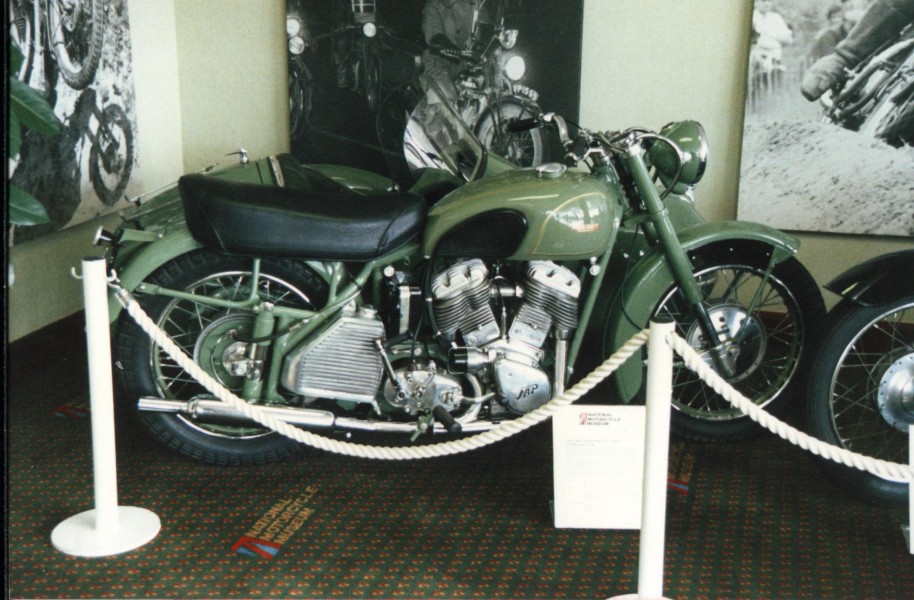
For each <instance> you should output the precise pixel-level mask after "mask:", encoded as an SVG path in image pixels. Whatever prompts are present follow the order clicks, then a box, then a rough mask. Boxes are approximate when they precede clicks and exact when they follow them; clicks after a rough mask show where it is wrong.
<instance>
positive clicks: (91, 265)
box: [51, 257, 161, 557]
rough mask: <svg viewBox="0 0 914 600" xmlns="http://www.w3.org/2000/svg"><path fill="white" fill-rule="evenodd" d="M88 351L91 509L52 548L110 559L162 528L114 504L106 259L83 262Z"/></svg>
mask: <svg viewBox="0 0 914 600" xmlns="http://www.w3.org/2000/svg"><path fill="white" fill-rule="evenodd" d="M82 270H83V271H82V272H83V299H84V301H85V306H86V343H87V346H88V352H89V400H90V414H91V425H92V460H93V474H94V484H95V508H94V509H93V510H88V511H85V512H82V513H79V514H77V515H74V516H72V517H70V518H69V519H66V520H65V521H63V522H62V523H60V524H59V525H58V526H57V527H55V528H54V531H53V532H51V543H53V544H54V547H55V548H57V549H58V550H60V551H61V552H64V553H66V554H72V555H74V556H86V557H97V556H109V555H112V554H121V553H123V552H127V551H129V550H133V549H134V548H138V547H140V546H142V545H143V544H145V543H147V542H149V541H150V540H152V538H154V537H155V536H156V535H157V534H158V533H159V529H160V528H161V523H160V521H159V517H158V516H156V514H155V513H153V512H151V511H148V510H146V509H144V508H134V507H130V506H118V505H117V459H116V457H115V438H114V385H113V383H112V374H111V337H110V333H109V331H108V283H107V273H106V263H105V260H104V258H101V257H97V258H86V259H83V263H82Z"/></svg>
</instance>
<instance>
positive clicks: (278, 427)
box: [118, 290, 648, 460]
mask: <svg viewBox="0 0 914 600" xmlns="http://www.w3.org/2000/svg"><path fill="white" fill-rule="evenodd" d="M118 298H119V299H120V301H121V303H122V304H123V305H124V308H125V309H126V310H127V312H128V313H129V314H130V316H131V317H133V319H134V320H135V321H136V322H137V324H139V325H140V327H142V329H143V330H144V331H145V332H146V333H147V334H149V336H150V337H151V338H152V339H153V341H155V343H156V344H158V345H159V346H161V348H162V349H163V350H165V352H166V353H168V355H169V356H171V358H173V359H174V360H175V362H177V363H178V365H179V366H180V367H181V368H182V369H184V370H185V371H187V372H188V373H189V374H190V375H191V376H192V377H193V378H194V379H196V380H197V381H199V382H200V384H202V385H203V387H205V388H206V389H207V390H209V391H210V393H212V394H213V395H215V396H216V397H217V398H219V399H220V400H222V401H223V402H227V403H228V404H229V405H231V406H232V407H233V408H234V409H236V410H238V411H239V412H241V413H242V414H244V415H245V416H246V417H248V418H249V419H252V420H253V421H256V422H257V423H259V424H261V425H263V426H264V427H268V428H269V429H272V430H274V431H277V432H278V433H281V434H282V435H284V436H286V437H288V438H291V439H293V440H295V441H296V442H299V443H302V444H307V445H308V446H312V447H314V448H319V449H321V450H326V451H329V452H335V453H337V454H344V455H347V456H356V457H359V458H376V459H385V460H412V459H417V458H434V457H439V456H446V455H449V454H457V453H460V452H466V451H468V450H475V449H478V448H482V447H483V446H487V445H489V444H493V443H495V442H498V441H501V440H503V439H505V438H508V437H510V436H512V435H515V434H517V433H520V432H522V431H524V430H526V429H529V428H530V427H532V426H534V425H536V424H538V423H540V422H542V421H545V420H546V419H548V418H549V417H551V416H552V415H553V414H554V413H555V412H556V411H558V410H559V409H561V408H563V407H565V406H568V405H569V404H571V403H572V402H574V401H576V400H578V399H579V398H580V397H581V396H583V395H584V394H586V393H587V392H589V391H590V390H592V389H593V388H594V387H596V385H597V384H599V383H600V382H601V381H603V380H604V379H606V378H607V377H609V375H610V374H612V372H613V371H615V370H616V369H617V368H618V367H619V365H621V364H622V363H624V362H625V361H626V360H627V359H628V358H629V357H630V356H631V355H632V354H634V353H635V352H636V351H637V350H638V349H639V348H641V347H642V346H643V345H644V344H646V343H647V338H648V334H647V330H644V331H641V332H638V333H637V334H635V335H634V336H633V337H632V339H630V340H629V341H628V342H626V343H625V344H624V345H623V346H622V347H621V348H620V349H619V350H618V351H616V353H615V354H613V355H612V356H611V357H609V358H608V359H606V361H604V362H603V364H602V365H600V366H599V367H597V368H596V369H594V370H593V372H591V373H590V374H589V375H587V377H585V378H584V379H582V380H581V381H579V382H578V383H577V384H575V385H574V386H573V387H571V388H570V389H568V390H566V391H565V393H564V394H562V395H561V396H558V397H557V398H554V399H552V400H551V401H550V402H548V403H546V404H544V405H543V406H541V407H539V408H537V409H536V410H534V411H531V412H529V413H527V414H526V415H524V416H522V417H520V418H518V419H515V420H511V421H505V422H503V423H501V424H500V425H498V426H497V427H496V428H494V429H491V430H489V431H485V432H483V433H479V434H475V435H473V436H470V437H467V438H463V439H459V440H451V441H448V442H443V443H437V444H428V445H421V446H401V447H385V446H367V445H364V444H355V443H352V442H344V441H339V440H333V439H330V438H328V437H325V436H322V435H316V434H313V433H310V432H308V431H304V430H301V429H298V428H297V427H294V426H292V425H290V424H288V423H286V422H285V421H282V420H279V419H276V418H275V417H272V416H270V415H268V414H264V413H263V411H261V410H260V407H259V406H257V405H253V404H248V403H247V402H245V401H244V400H242V399H241V398H239V397H238V396H236V395H235V394H233V393H232V392H231V391H229V390H227V389H226V388H225V387H224V386H223V385H222V384H221V383H219V382H218V381H217V380H216V379H215V378H214V377H212V376H211V375H210V374H209V373H207V372H206V371H204V370H203V369H201V368H200V366H199V365H197V363H195V362H194V361H193V360H192V359H191V358H190V356H188V355H187V353H186V352H184V350H183V349H182V348H181V347H179V346H178V345H177V344H176V343H175V342H174V341H172V340H171V338H169V337H168V335H167V334H166V333H165V332H164V331H162V330H161V329H159V327H158V326H157V325H156V324H155V323H154V322H153V320H152V319H150V318H149V315H147V314H146V312H145V311H144V310H143V308H142V307H141V306H140V304H139V303H138V302H137V301H136V299H135V298H133V296H131V295H130V294H129V293H127V292H126V291H125V290H122V291H121V292H119V294H118Z"/></svg>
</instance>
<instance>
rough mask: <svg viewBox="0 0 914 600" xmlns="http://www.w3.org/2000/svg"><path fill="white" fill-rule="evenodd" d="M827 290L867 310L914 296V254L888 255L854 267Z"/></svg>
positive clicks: (831, 282) (913, 251)
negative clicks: (865, 307) (867, 307)
mask: <svg viewBox="0 0 914 600" xmlns="http://www.w3.org/2000/svg"><path fill="white" fill-rule="evenodd" d="M824 287H825V289H827V290H828V291H830V292H834V293H835V294H838V295H839V296H841V297H842V298H845V299H847V300H850V301H851V302H856V303H858V304H862V305H863V306H881V305H883V304H888V303H889V302H892V301H894V300H897V299H898V298H901V297H903V296H910V295H911V294H914V250H901V251H900V252H893V253H891V254H884V255H882V256H877V257H875V258H871V259H870V260H867V261H864V262H862V263H860V264H859V265H856V266H854V267H851V268H850V269H848V270H847V271H845V272H844V273H841V274H840V275H838V276H837V277H836V278H834V279H832V280H831V281H829V282H828V283H827V284H825V286H824Z"/></svg>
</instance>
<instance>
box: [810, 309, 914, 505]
mask: <svg viewBox="0 0 914 600" xmlns="http://www.w3.org/2000/svg"><path fill="white" fill-rule="evenodd" d="M823 332H824V333H823V335H822V337H821V338H820V339H819V343H818V345H817V346H816V350H815V352H814V353H813V355H812V356H811V360H810V365H813V366H814V367H815V368H814V369H810V373H809V382H808V387H807V402H808V410H807V415H808V418H809V426H810V431H811V433H812V434H813V435H815V436H816V437H818V438H819V439H821V440H823V441H825V442H828V443H830V444H833V445H835V446H839V447H842V448H846V449H847V450H851V451H852V452H857V453H859V454H863V455H864V456H869V457H872V458H879V459H882V460H886V461H889V462H896V463H907V460H908V458H907V448H908V429H909V428H910V427H911V424H912V423H914V294H912V295H908V296H905V297H902V298H900V299H898V300H895V301H894V302H891V303H889V304H887V305H884V306H862V305H860V304H857V303H855V302H851V301H849V300H843V301H841V302H840V303H839V304H838V305H837V306H836V307H835V308H834V309H833V310H832V312H831V313H830V314H829V316H828V321H827V322H826V326H825V327H824V329H823ZM818 460H819V461H820V463H821V465H822V467H823V469H824V470H825V472H826V473H827V474H828V475H829V476H830V477H832V478H833V479H834V480H835V481H837V482H839V483H840V484H842V485H844V486H845V487H846V488H847V489H848V490H849V491H851V492H853V493H855V494H857V495H858V496H860V497H862V498H865V499H867V500H871V501H874V502H880V503H887V504H897V505H903V504H905V503H906V502H907V501H908V488H909V485H908V484H907V483H902V482H898V481H890V480H887V479H883V478H881V477H878V476H876V475H872V474H870V473H868V472H866V471H861V470H858V469H854V468H851V467H846V466H844V465H841V464H838V463H834V462H831V461H827V460H825V459H818Z"/></svg>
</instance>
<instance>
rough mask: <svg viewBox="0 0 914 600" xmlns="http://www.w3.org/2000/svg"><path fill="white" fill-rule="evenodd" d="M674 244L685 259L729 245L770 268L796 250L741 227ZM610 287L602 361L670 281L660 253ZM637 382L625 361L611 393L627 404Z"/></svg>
mask: <svg viewBox="0 0 914 600" xmlns="http://www.w3.org/2000/svg"><path fill="white" fill-rule="evenodd" d="M679 242H680V244H681V245H682V247H683V248H684V249H685V251H686V253H687V254H689V255H691V254H692V253H693V252H695V251H697V250H699V249H701V248H702V247H705V246H708V245H709V244H718V243H732V244H733V245H738V246H739V247H740V248H741V249H742V248H745V250H746V251H754V252H759V253H763V254H764V255H767V256H770V260H771V261H772V262H773V263H774V264H778V263H780V262H783V261H784V260H786V259H788V258H790V257H791V256H793V255H794V254H796V252H797V250H798V249H799V246H800V243H799V241H798V240H797V239H796V238H793V237H791V236H788V235H786V234H785V233H783V232H781V231H778V230H776V229H773V228H771V227H767V226H764V225H760V224H757V223H747V222H744V221H722V222H721V221H718V222H713V223H704V224H701V225H696V226H694V227H690V228H688V229H686V230H684V231H680V232H679ZM623 270H624V269H623ZM615 283H616V286H617V287H621V289H613V290H610V292H611V293H613V294H614V298H613V300H612V301H611V303H610V305H609V311H608V313H607V317H608V318H607V320H606V324H605V328H604V330H603V334H602V336H601V339H602V344H603V348H602V350H603V354H604V356H608V355H609V354H610V353H612V352H615V351H616V349H618V348H620V347H621V346H622V345H623V344H624V343H625V342H626V341H628V340H629V339H630V338H631V337H632V336H633V335H635V334H636V333H637V332H638V331H640V330H641V329H642V328H644V327H646V326H647V325H648V321H649V319H650V316H651V313H652V312H653V311H654V308H655V307H656V306H657V303H658V302H659V301H660V299H661V298H662V297H663V295H664V294H665V293H666V291H667V290H669V289H670V287H672V286H673V284H674V283H676V281H675V279H674V277H673V272H672V271H671V270H670V267H669V264H668V261H667V259H666V256H665V255H664V254H663V251H662V249H660V248H653V249H651V250H650V251H649V252H647V253H646V254H645V255H644V256H643V257H641V258H640V259H639V260H638V262H637V263H636V264H635V265H634V266H633V267H632V268H631V269H630V271H629V273H628V275H627V277H625V278H624V283H623V281H618V280H617V281H616V282H615ZM642 378H643V369H642V364H641V362H640V361H635V360H629V361H627V362H626V363H625V364H624V365H622V367H620V368H619V369H618V370H617V371H616V376H615V377H614V382H615V386H616V391H617V392H618V393H619V396H620V399H621V400H622V401H623V402H629V401H630V400H631V399H632V398H633V397H634V396H635V394H636V393H637V392H638V390H639V389H640V388H641V382H642Z"/></svg>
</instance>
